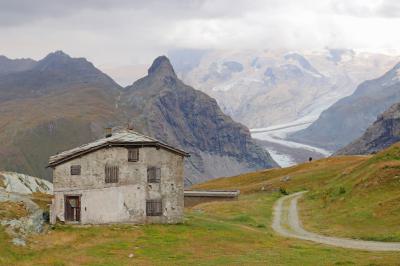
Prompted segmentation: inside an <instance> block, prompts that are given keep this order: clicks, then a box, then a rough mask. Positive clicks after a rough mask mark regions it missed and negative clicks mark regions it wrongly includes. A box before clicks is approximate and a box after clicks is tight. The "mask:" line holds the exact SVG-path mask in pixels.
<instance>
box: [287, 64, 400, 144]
mask: <svg viewBox="0 0 400 266" xmlns="http://www.w3.org/2000/svg"><path fill="white" fill-rule="evenodd" d="M399 69H400V64H397V65H396V66H395V67H393V68H392V69H391V70H389V71H388V72H386V73H385V74H384V75H383V76H381V77H379V78H377V79H373V80H368V81H365V82H363V83H361V84H360V85H359V86H358V87H357V90H356V91H355V92H354V93H353V94H352V95H350V96H348V97H345V98H343V99H341V100H339V101H338V102H336V103H335V104H334V105H332V106H331V107H329V108H328V109H327V110H325V111H324V112H322V114H321V115H320V117H319V118H318V120H316V121H315V122H314V123H313V124H311V125H310V126H309V127H308V128H306V129H304V130H301V131H299V132H296V133H294V134H293V135H292V136H291V137H290V139H292V140H295V141H299V142H302V143H307V144H310V145H314V146H317V147H322V148H326V149H328V150H331V151H336V150H338V149H339V148H342V147H343V146H345V145H347V144H348V143H350V142H351V141H353V140H355V139H356V138H358V137H360V136H361V135H362V134H363V133H364V131H365V130H366V129H367V128H368V127H369V126H370V125H371V124H372V123H373V122H374V121H375V120H376V118H377V116H378V115H379V114H381V113H383V112H384V111H386V110H387V109H388V108H389V107H390V106H391V105H392V104H394V103H397V102H399V101H400V90H399V87H400V79H399Z"/></svg>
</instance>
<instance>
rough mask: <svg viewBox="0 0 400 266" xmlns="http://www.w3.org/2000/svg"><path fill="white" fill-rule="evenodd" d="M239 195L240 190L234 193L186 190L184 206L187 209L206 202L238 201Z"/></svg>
mask: <svg viewBox="0 0 400 266" xmlns="http://www.w3.org/2000/svg"><path fill="white" fill-rule="evenodd" d="M239 195H240V191H239V190H234V191H212V190H211V191H204V190H185V192H184V196H185V197H184V204H185V207H186V208H190V207H193V206H195V205H198V204H200V203H205V202H211V201H232V200H237V199H238V197H239Z"/></svg>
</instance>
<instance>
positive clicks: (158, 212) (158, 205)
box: [146, 199, 163, 216]
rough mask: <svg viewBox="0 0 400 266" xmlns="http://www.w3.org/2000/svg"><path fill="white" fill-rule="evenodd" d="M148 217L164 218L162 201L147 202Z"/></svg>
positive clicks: (152, 200)
mask: <svg viewBox="0 0 400 266" xmlns="http://www.w3.org/2000/svg"><path fill="white" fill-rule="evenodd" d="M146 216H163V202H162V199H151V200H146Z"/></svg>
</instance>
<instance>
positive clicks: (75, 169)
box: [71, 165, 81, 175]
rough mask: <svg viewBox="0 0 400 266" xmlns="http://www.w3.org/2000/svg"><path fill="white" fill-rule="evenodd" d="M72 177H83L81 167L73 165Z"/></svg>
mask: <svg viewBox="0 0 400 266" xmlns="http://www.w3.org/2000/svg"><path fill="white" fill-rule="evenodd" d="M71 175H81V166H80V165H71Z"/></svg>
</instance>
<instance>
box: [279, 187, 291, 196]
mask: <svg viewBox="0 0 400 266" xmlns="http://www.w3.org/2000/svg"><path fill="white" fill-rule="evenodd" d="M279 192H280V193H281V194H282V195H289V193H288V192H287V191H286V189H285V188H283V187H280V188H279Z"/></svg>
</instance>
